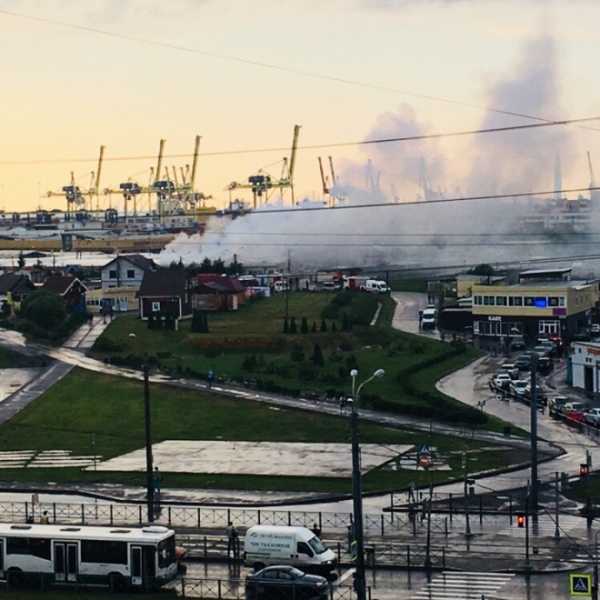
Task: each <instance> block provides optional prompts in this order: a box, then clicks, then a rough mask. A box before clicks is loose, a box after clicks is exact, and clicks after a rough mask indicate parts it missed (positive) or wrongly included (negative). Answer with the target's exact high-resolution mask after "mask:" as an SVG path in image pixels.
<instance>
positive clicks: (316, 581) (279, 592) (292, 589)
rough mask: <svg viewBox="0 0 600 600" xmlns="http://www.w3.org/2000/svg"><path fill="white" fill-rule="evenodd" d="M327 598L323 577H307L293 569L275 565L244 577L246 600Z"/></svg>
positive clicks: (327, 587) (326, 588)
mask: <svg viewBox="0 0 600 600" xmlns="http://www.w3.org/2000/svg"><path fill="white" fill-rule="evenodd" d="M328 596H329V584H328V582H327V579H325V577H321V576H320V575H307V574H306V573H304V572H302V571H300V570H299V569H296V568H295V567H290V566H286V565H275V566H272V567H266V568H265V569H262V570H260V571H258V572H257V573H253V574H251V575H248V576H247V577H246V600H281V599H282V598H295V599H297V600H321V599H322V600H326V599H327V598H328Z"/></svg>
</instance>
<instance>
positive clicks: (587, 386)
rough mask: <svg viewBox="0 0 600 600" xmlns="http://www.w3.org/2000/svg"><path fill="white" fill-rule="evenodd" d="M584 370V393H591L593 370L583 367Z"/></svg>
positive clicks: (592, 388) (592, 389)
mask: <svg viewBox="0 0 600 600" xmlns="http://www.w3.org/2000/svg"><path fill="white" fill-rule="evenodd" d="M584 369H585V372H584V377H585V391H586V392H588V393H592V392H593V391H594V369H593V368H592V367H588V366H587V365H586V366H585V367H584Z"/></svg>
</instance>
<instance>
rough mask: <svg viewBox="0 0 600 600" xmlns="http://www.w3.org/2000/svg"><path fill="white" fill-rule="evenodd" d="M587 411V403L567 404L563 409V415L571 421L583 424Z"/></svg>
mask: <svg viewBox="0 0 600 600" xmlns="http://www.w3.org/2000/svg"><path fill="white" fill-rule="evenodd" d="M587 409H588V405H587V404H586V403H585V402H567V403H566V404H565V405H564V407H563V410H562V414H563V416H564V417H566V418H567V419H569V420H570V421H576V422H577V423H583V422H584V421H585V416H584V415H585V412H586V411H587Z"/></svg>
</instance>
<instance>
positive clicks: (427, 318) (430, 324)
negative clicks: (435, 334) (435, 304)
mask: <svg viewBox="0 0 600 600" xmlns="http://www.w3.org/2000/svg"><path fill="white" fill-rule="evenodd" d="M436 320H437V310H436V309H435V308H426V309H425V310H424V311H423V316H422V317H421V327H422V328H423V329H435V323H436Z"/></svg>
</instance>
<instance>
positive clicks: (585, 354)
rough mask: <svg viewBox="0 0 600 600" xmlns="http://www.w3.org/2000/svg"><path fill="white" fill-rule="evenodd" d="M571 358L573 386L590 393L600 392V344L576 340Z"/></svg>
mask: <svg viewBox="0 0 600 600" xmlns="http://www.w3.org/2000/svg"><path fill="white" fill-rule="evenodd" d="M569 360H570V362H571V365H570V370H571V381H572V385H573V387H576V388H580V389H582V390H584V391H585V392H587V393H588V394H597V393H598V392H600V344H599V343H596V342H575V343H574V344H573V345H572V352H571V355H570V356H569Z"/></svg>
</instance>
